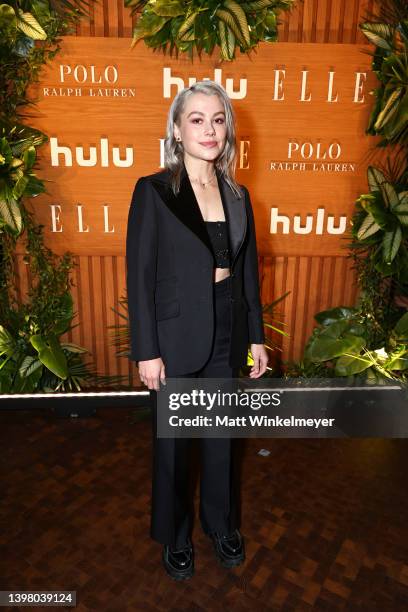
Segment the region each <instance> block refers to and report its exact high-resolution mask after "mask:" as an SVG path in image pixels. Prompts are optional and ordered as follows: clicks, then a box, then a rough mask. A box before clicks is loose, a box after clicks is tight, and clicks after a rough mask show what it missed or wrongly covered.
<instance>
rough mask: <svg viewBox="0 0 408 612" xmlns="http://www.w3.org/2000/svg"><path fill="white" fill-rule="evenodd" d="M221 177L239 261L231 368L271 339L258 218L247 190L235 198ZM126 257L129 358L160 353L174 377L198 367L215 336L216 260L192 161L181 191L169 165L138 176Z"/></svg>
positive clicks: (235, 264) (234, 277)
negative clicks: (266, 320)
mask: <svg viewBox="0 0 408 612" xmlns="http://www.w3.org/2000/svg"><path fill="white" fill-rule="evenodd" d="M217 180H218V186H219V189H220V194H221V198H222V203H223V207H224V213H225V218H226V220H227V221H228V228H229V243H230V253H231V262H232V263H231V289H232V293H231V309H232V328H231V330H232V333H231V344H230V366H231V367H233V368H238V367H240V366H242V365H244V364H246V360H247V353H248V344H249V343H256V344H263V343H264V342H265V335H264V328H263V321H262V307H261V303H260V298H259V276H258V257H257V249H256V237H255V226H254V217H253V212H252V207H251V201H250V198H249V193H248V190H247V188H246V187H244V186H241V187H242V190H243V195H242V196H241V197H236V196H235V195H234V193H233V192H232V190H231V188H230V187H229V185H228V183H227V182H226V181H225V179H224V178H223V177H222V175H221V173H220V172H219V171H218V170H217ZM126 262H127V295H128V308H129V322H130V343H131V352H130V359H132V360H134V361H144V360H147V359H154V358H156V357H161V358H162V359H163V362H164V365H165V367H166V375H167V376H176V375H180V374H187V373H191V372H195V371H197V370H199V369H200V368H201V367H203V366H204V364H205V362H206V361H207V359H208V358H209V356H210V350H211V344H212V338H213V331H214V314H213V268H214V267H215V262H214V256H213V253H212V248H211V242H210V239H209V237H208V233H207V229H206V226H205V222H204V219H203V217H202V214H201V211H200V208H199V205H198V202H197V200H196V197H195V193H194V190H193V188H192V186H191V183H190V180H189V178H188V174H187V172H186V169H185V167H184V168H183V173H182V177H181V184H180V191H179V193H178V195H177V196H175V195H174V193H173V191H172V189H171V187H170V172H169V171H168V170H163V171H161V172H157V173H155V174H151V175H149V176H145V177H142V178H140V179H139V180H138V181H137V183H136V187H135V190H134V193H133V198H132V202H131V206H130V210H129V218H128V226H127V238H126Z"/></svg>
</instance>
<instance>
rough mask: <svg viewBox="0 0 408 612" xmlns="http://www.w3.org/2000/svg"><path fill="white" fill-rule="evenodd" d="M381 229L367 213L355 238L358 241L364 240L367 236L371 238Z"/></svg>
mask: <svg viewBox="0 0 408 612" xmlns="http://www.w3.org/2000/svg"><path fill="white" fill-rule="evenodd" d="M379 229H381V228H380V226H379V225H378V223H377V222H376V220H375V219H374V217H373V216H372V215H371V214H370V213H368V215H367V216H366V218H365V219H364V221H363V222H362V224H361V225H360V229H359V230H358V232H357V238H358V239H359V240H364V239H365V238H368V237H369V236H372V235H373V234H375V233H376V232H378V230H379Z"/></svg>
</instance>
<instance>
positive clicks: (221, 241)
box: [205, 221, 230, 268]
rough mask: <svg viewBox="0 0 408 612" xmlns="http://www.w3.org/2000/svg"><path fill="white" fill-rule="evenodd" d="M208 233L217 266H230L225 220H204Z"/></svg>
mask: <svg viewBox="0 0 408 612" xmlns="http://www.w3.org/2000/svg"><path fill="white" fill-rule="evenodd" d="M205 225H206V228H207V232H208V235H209V237H210V240H211V244H212V247H213V253H214V257H215V263H216V267H217V268H229V267H230V252H229V248H228V235H227V222H226V221H205Z"/></svg>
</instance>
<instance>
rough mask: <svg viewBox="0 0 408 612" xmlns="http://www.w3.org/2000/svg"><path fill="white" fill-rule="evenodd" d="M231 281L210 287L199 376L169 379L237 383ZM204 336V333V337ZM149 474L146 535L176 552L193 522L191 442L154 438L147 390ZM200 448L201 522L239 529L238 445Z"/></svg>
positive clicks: (205, 441) (209, 528)
mask: <svg viewBox="0 0 408 612" xmlns="http://www.w3.org/2000/svg"><path fill="white" fill-rule="evenodd" d="M230 300H231V284H230V277H228V278H226V279H224V280H222V281H220V282H218V283H214V315H215V316H214V321H215V331H214V338H213V344H212V350H211V353H210V357H209V359H208V361H207V363H206V364H205V365H204V367H203V368H202V369H201V370H199V371H198V372H186V373H185V374H180V375H178V376H175V377H172V378H224V379H228V378H236V377H238V374H239V369H238V368H237V369H235V368H231V367H230V365H229V346H230V333H231V332H230V328H231V303H230ZM204 333H205V332H204ZM151 400H152V409H153V410H152V414H153V420H152V422H153V474H152V512H151V529H150V535H151V537H152V538H153V539H154V540H157V541H158V542H160V543H162V544H169V545H170V546H173V547H177V548H180V547H182V546H184V545H185V544H186V541H187V538H189V537H190V534H191V529H192V520H193V507H192V492H191V491H190V483H191V470H190V466H191V443H192V440H191V439H189V438H157V392H156V391H151ZM197 440H198V441H199V444H200V460H201V479H200V513H199V516H200V522H201V526H202V528H203V530H204V532H206V533H211V532H213V531H217V532H219V533H221V534H223V535H227V534H229V533H231V531H233V530H234V529H236V528H238V527H239V485H238V481H239V470H238V456H237V454H238V450H239V446H238V444H237V442H238V440H235V439H231V438H198V439H197Z"/></svg>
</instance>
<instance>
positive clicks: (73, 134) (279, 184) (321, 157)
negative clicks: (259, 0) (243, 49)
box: [34, 37, 376, 256]
mask: <svg viewBox="0 0 408 612" xmlns="http://www.w3.org/2000/svg"><path fill="white" fill-rule="evenodd" d="M370 65H371V57H370V55H368V54H367V53H364V52H362V49H361V48H359V47H358V46H356V45H347V44H341V45H340V44H339V45H336V44H299V43H293V44H292V43H276V44H267V43H263V44H261V45H260V46H259V48H258V50H257V52H256V53H254V54H252V55H251V57H248V56H246V55H244V56H239V57H238V59H237V60H236V61H234V62H233V63H228V62H222V63H220V62H218V61H217V60H214V59H211V58H208V57H203V59H202V61H201V62H200V61H198V60H195V61H194V62H191V61H190V60H189V59H188V58H185V57H183V58H178V59H176V58H170V57H169V56H168V55H167V56H165V55H163V54H160V53H158V52H152V51H151V50H149V49H147V48H146V47H145V46H144V45H143V44H142V43H141V44H138V45H136V46H135V47H134V48H133V49H131V41H130V39H113V38H94V37H92V38H87V37H80V38H75V37H67V38H65V39H63V43H62V52H61V53H60V54H59V55H58V56H57V57H56V59H55V60H54V61H53V62H52V63H51V64H50V66H49V67H48V69H47V70H46V71H45V72H44V75H43V77H42V79H41V82H40V83H39V85H37V86H36V88H35V91H34V95H35V96H36V98H37V101H38V106H37V114H36V117H35V120H34V123H35V125H36V126H37V127H38V128H40V129H42V130H44V132H46V133H47V134H48V135H49V137H50V141H49V143H48V144H47V145H46V146H45V147H43V149H42V151H41V160H40V161H41V167H40V171H39V172H40V173H41V176H43V177H46V178H47V179H48V180H49V181H50V182H49V183H47V188H48V193H47V194H46V195H42V196H40V197H38V198H37V199H36V200H35V201H34V206H35V211H36V215H37V217H38V219H39V220H40V222H41V223H43V224H44V226H45V231H46V237H47V242H48V244H49V245H50V246H51V247H52V248H53V249H54V250H55V251H56V252H58V253H62V252H63V251H65V250H70V251H71V252H74V253H75V254H78V255H91V254H92V255H105V254H110V255H123V254H124V249H125V235H126V222H127V213H128V208H129V203H130V198H131V194H132V190H133V186H134V184H135V181H136V180H137V178H138V177H140V176H143V175H146V174H151V173H153V172H156V171H159V170H160V169H161V168H163V162H164V159H163V142H164V137H165V126H166V118H167V113H168V109H169V106H170V104H171V101H172V100H173V98H174V96H175V95H176V94H177V92H178V91H180V90H181V89H182V88H184V87H186V86H189V85H190V84H192V83H193V82H194V81H196V80H201V79H203V78H210V79H213V80H215V81H217V82H218V83H220V84H221V85H223V87H224V88H225V89H226V90H227V92H228V94H229V96H230V98H231V99H232V101H233V105H234V108H235V111H236V115H237V138H238V145H239V158H238V165H237V179H238V181H239V182H240V183H243V184H245V185H247V187H248V188H249V191H250V194H251V197H252V203H253V207H254V211H255V217H256V226H257V234H258V248H259V251H260V253H261V254H262V255H266V256H268V255H270V256H277V255H288V256H291V255H304V256H309V255H310V256H312V255H325V256H327V255H329V256H330V255H345V244H346V242H347V240H346V238H347V230H348V226H349V220H350V216H351V214H352V211H353V207H354V201H355V199H356V197H357V196H358V195H359V194H360V193H363V192H365V191H367V182H366V170H367V166H368V164H369V163H370V156H371V154H372V150H373V146H374V144H375V142H376V139H373V138H372V137H368V136H366V135H365V128H366V125H367V120H368V116H369V113H370V109H371V107H372V104H373V98H372V96H371V95H370V91H371V90H372V89H373V88H374V87H375V76H374V75H373V74H372V72H371V71H370ZM373 143H374V144H373Z"/></svg>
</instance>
